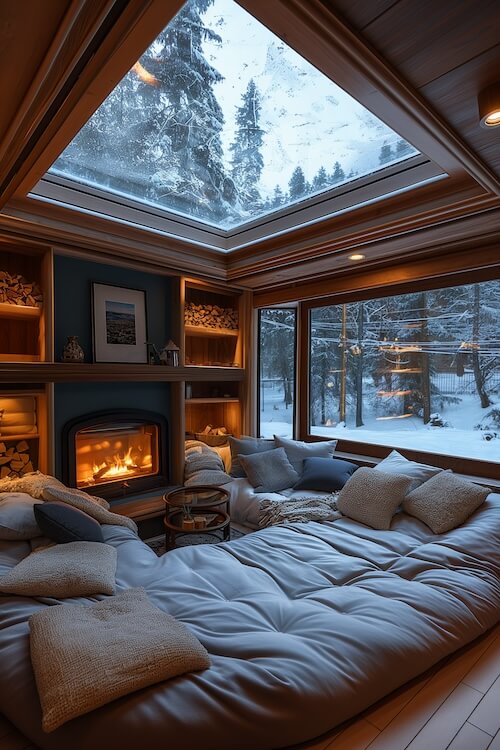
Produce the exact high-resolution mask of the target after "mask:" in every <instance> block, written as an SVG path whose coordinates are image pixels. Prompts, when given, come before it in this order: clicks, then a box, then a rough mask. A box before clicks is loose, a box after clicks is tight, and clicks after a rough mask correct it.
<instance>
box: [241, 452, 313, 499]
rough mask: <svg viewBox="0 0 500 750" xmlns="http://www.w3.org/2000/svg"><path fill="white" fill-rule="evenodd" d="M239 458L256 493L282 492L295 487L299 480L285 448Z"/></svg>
mask: <svg viewBox="0 0 500 750" xmlns="http://www.w3.org/2000/svg"><path fill="white" fill-rule="evenodd" d="M238 458H239V459H240V461H241V465H242V466H243V468H244V470H245V472H246V475H247V477H248V481H249V482H250V484H252V485H253V486H254V488H255V492H280V490H284V489H287V488H288V487H293V485H294V484H295V483H296V482H297V481H298V479H299V475H298V474H297V472H296V471H295V469H294V468H293V466H292V465H291V463H290V461H289V460H288V458H287V457H286V453H285V451H284V449H283V448H274V449H273V450H270V451H264V452H262V453H253V454H252V455H250V456H243V455H240V456H238Z"/></svg>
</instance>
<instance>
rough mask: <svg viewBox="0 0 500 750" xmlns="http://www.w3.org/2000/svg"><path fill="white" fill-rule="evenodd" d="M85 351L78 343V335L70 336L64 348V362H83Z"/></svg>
mask: <svg viewBox="0 0 500 750" xmlns="http://www.w3.org/2000/svg"><path fill="white" fill-rule="evenodd" d="M84 359H85V353H84V351H83V349H82V347H81V346H80V344H79V343H78V336H68V338H67V340H66V344H65V347H64V349H63V355H62V361H63V362H83V360H84Z"/></svg>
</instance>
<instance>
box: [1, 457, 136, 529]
mask: <svg viewBox="0 0 500 750" xmlns="http://www.w3.org/2000/svg"><path fill="white" fill-rule="evenodd" d="M0 492H26V494H28V495H31V497H34V498H35V499H36V500H45V501H55V500H56V501H58V502H61V503H66V504H67V505H72V506H73V508H78V510H82V511H83V512H84V513H86V514H87V515H88V516H91V517H92V518H95V520H96V521H98V522H99V523H100V524H103V523H107V524H113V525H115V526H126V527H127V528H129V529H131V530H132V531H135V532H137V526H136V524H135V522H134V521H133V520H132V519H131V518H127V516H121V515H119V514H118V513H112V512H111V511H110V510H109V504H108V503H107V502H106V500H103V499H102V498H101V497H94V496H93V495H89V494H88V493H87V492H84V491H83V490H76V489H71V488H69V487H66V486H65V485H64V484H62V482H60V481H59V480H58V479H56V478H55V477H51V476H48V475H47V474H42V472H40V471H34V472H33V473H31V474H25V475H24V476H23V477H21V478H19V479H8V478H7V479H2V480H0Z"/></svg>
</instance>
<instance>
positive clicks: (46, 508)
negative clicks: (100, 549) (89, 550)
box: [35, 502, 104, 544]
mask: <svg viewBox="0 0 500 750" xmlns="http://www.w3.org/2000/svg"><path fill="white" fill-rule="evenodd" d="M35 518H36V520H37V522H38V525H39V527H40V529H41V530H42V533H43V534H44V535H45V536H47V537H48V538H49V539H52V540H53V541H54V542H58V543H59V544H67V543H68V542H101V543H103V542H104V537H103V535H102V531H101V525H100V523H99V522H98V521H96V520H95V518H91V517H90V516H88V515H87V514H86V513H84V512H83V510H78V508H72V507H71V506H70V505H66V503H61V502H53V503H41V505H38V506H37V507H36V508H35Z"/></svg>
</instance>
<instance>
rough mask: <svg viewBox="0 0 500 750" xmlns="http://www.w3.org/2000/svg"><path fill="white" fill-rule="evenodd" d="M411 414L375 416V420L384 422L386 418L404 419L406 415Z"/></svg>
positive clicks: (409, 415) (411, 415) (410, 415)
mask: <svg viewBox="0 0 500 750" xmlns="http://www.w3.org/2000/svg"><path fill="white" fill-rule="evenodd" d="M413 416H414V415H413V414H399V415H396V416H394V417H377V422H385V421H386V420H388V419H406V418H407V417H413Z"/></svg>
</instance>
